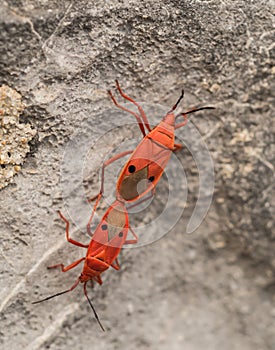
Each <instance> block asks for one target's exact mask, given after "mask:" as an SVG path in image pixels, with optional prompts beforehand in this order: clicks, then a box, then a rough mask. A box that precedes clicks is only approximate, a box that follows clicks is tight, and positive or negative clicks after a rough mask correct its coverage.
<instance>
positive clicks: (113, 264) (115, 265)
mask: <svg viewBox="0 0 275 350" xmlns="http://www.w3.org/2000/svg"><path fill="white" fill-rule="evenodd" d="M111 266H112V267H113V268H114V269H115V270H120V265H119V262H118V260H117V258H116V259H115V261H114V262H113V263H112V264H111Z"/></svg>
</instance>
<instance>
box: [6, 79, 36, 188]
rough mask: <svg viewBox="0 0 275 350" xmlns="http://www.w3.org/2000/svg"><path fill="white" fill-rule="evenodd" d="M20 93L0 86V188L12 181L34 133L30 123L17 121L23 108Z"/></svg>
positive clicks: (27, 150) (28, 148)
mask: <svg viewBox="0 0 275 350" xmlns="http://www.w3.org/2000/svg"><path fill="white" fill-rule="evenodd" d="M24 107H25V106H24V104H23V103H22V101H21V95H20V94H19V93H18V92H16V91H15V90H14V89H12V88H10V87H8V86H5V85H3V86H1V87H0V126H1V128H0V189H1V188H3V187H5V186H7V185H8V184H9V183H10V182H12V181H13V176H14V175H15V174H17V173H18V172H19V171H20V169H21V165H22V164H23V162H24V159H25V157H26V154H27V153H28V152H29V150H30V146H29V144H28V142H29V141H31V140H32V138H33V137H34V135H35V134H36V130H35V129H33V128H32V127H31V126H30V124H24V123H20V122H19V116H20V114H21V113H22V111H23V110H24Z"/></svg>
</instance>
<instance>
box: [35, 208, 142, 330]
mask: <svg viewBox="0 0 275 350" xmlns="http://www.w3.org/2000/svg"><path fill="white" fill-rule="evenodd" d="M58 213H59V215H60V217H61V219H62V220H64V221H65V223H66V239H67V241H68V242H69V243H71V244H74V245H76V246H78V247H81V248H88V249H87V254H86V256H85V257H83V258H81V259H78V260H76V261H74V262H73V263H71V264H70V265H68V266H66V267H65V266H64V265H63V264H57V265H53V266H49V267H48V268H49V269H52V268H57V267H61V270H62V271H63V272H66V271H68V270H71V269H72V268H74V267H76V266H77V265H78V264H80V263H81V262H82V261H84V266H83V269H82V272H81V274H80V276H79V277H78V278H77V280H76V282H75V283H74V284H73V285H72V287H71V288H69V289H68V290H65V291H63V292H60V293H57V294H54V295H51V296H49V297H47V298H45V299H43V300H39V301H36V302H33V304H37V303H41V302H43V301H46V300H49V299H51V298H54V297H56V296H59V295H62V294H65V293H68V292H71V291H72V290H73V289H75V288H76V286H77V285H78V284H79V283H84V295H85V296H86V298H87V300H88V302H89V304H90V306H91V308H92V310H93V312H94V315H95V318H96V320H97V322H98V323H99V325H100V327H101V329H102V330H103V331H104V328H103V326H102V324H101V322H100V320H99V318H98V315H97V313H96V311H95V308H94V307H93V305H92V302H91V300H90V299H89V297H88V294H87V289H86V285H87V282H88V281H90V280H91V281H92V282H93V281H95V282H97V283H99V284H100V285H101V284H102V283H103V282H102V279H101V274H102V272H104V271H106V270H107V269H108V268H109V267H110V266H111V267H113V268H114V269H115V270H119V269H120V265H119V263H118V260H117V257H118V255H119V253H120V251H121V248H122V246H123V245H124V244H134V243H137V241H138V238H137V236H136V234H135V233H134V232H133V230H132V229H131V227H130V226H129V218H128V212H127V210H126V208H125V205H124V203H121V202H119V201H115V202H114V203H113V204H112V205H111V206H110V207H109V208H108V210H107V211H106V213H105V214H104V216H103V217H102V220H101V221H100V223H99V224H98V226H97V227H96V229H95V231H94V234H93V236H92V239H91V241H90V244H82V243H80V242H78V241H75V240H74V239H72V238H70V236H69V226H70V224H69V221H68V220H67V219H66V218H65V217H64V216H63V215H62V214H61V212H60V211H59V212H58ZM93 213H94V211H93ZM92 217H93V214H92V216H91V218H90V220H89V222H88V224H87V231H88V232H89V233H91V229H90V224H91V221H92ZM128 230H130V231H131V232H132V235H133V236H134V239H130V240H127V234H128Z"/></svg>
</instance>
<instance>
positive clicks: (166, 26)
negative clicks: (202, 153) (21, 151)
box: [0, 0, 275, 350]
mask: <svg viewBox="0 0 275 350" xmlns="http://www.w3.org/2000/svg"><path fill="white" fill-rule="evenodd" d="M273 5H274V2H273V1H261V0H259V1H252V0H248V1H247V0H246V1H245V0H240V1H234V0H228V1H222V0H220V1H219V0H216V1H199V0H197V1H195V0H194V1H191V0H189V1H187V0H186V1H179V0H166V1H165V0H159V1H149V0H146V1H142V2H141V1H137V0H133V1H119V0H115V1H77V2H74V1H71V2H69V1H64V0H62V1H47V0H45V1H42V0H41V1H32V0H22V1H13V0H10V1H2V2H1V5H0V6H1V7H0V19H1V23H0V25H1V29H0V37H1V56H0V63H1V71H0V74H1V82H2V83H4V84H6V85H8V86H10V87H12V88H13V89H15V90H17V91H18V92H19V93H20V94H21V95H22V97H23V101H24V103H25V104H26V106H27V107H26V109H25V111H24V113H23V115H22V116H21V117H20V121H21V122H22V123H28V124H30V125H31V126H32V127H33V128H34V129H36V130H37V134H36V136H35V137H34V139H33V140H32V141H31V151H30V153H29V155H28V156H27V158H26V159H25V162H24V164H23V167H22V170H21V172H20V173H19V174H18V175H16V176H15V177H14V181H13V183H12V184H9V185H8V186H7V187H6V188H4V189H3V190H2V191H1V192H0V199H1V251H0V254H1V255H0V259H1V261H0V266H1V267H0V274H1V282H0V283H1V290H0V302H1V304H0V311H1V320H0V338H1V344H2V345H1V349H5V350H6V349H9V350H10V349H18V348H22V349H28V350H34V349H52V350H53V349H58V350H60V349H97V350H100V349H104V350H108V349H112V350H113V349H120V350H122V349H158V350H159V349H168V348H169V349H173V350H178V349H188V350H200V349H211V350H213V349H215V350H216V349H221V348H222V349H230V350H232V349H236V350H237V349H238V350H239V349H243V350H251V349H253V350H254V349H255V350H256V349H257V350H260V349H274V348H275V334H274V321H275V303H274V301H275V297H274V291H275V280H274V268H275V257H274V250H275V244H274V239H275V235H274V229H273V231H272V224H273V218H274V192H273V187H272V186H273V179H274V154H275V149H274V131H275V127H274V121H273V120H274V118H273V119H272V107H274V75H275V62H274V30H273V28H274V22H273V18H274V17H272V16H273V14H274V6H273ZM116 78H117V79H119V81H120V82H121V84H122V86H123V87H124V88H125V90H127V92H128V93H129V94H130V95H131V96H133V97H135V98H136V99H137V100H138V101H144V102H146V103H150V104H151V105H154V104H161V105H163V106H171V105H172V104H173V103H174V101H175V100H176V98H177V97H178V95H179V93H180V90H181V89H182V88H184V89H185V91H186V97H185V100H184V105H185V106H193V105H194V104H202V103H207V104H211V105H215V106H216V107H217V109H216V110H215V111H211V113H210V112H205V113H203V114H200V115H197V116H194V117H193V120H194V122H195V123H196V126H197V128H198V129H199V130H200V132H201V134H202V137H203V138H204V140H205V142H206V144H207V146H208V148H209V150H210V152H211V155H212V157H213V161H214V166H215V174H216V177H215V193H214V199H213V202H212V206H211V209H210V211H209V213H208V216H207V217H206V219H205V220H204V222H203V223H202V224H201V226H200V227H199V229H198V230H197V231H196V232H194V233H193V234H191V235H187V234H186V233H185V232H186V224H187V222H188V218H189V217H190V215H191V214H192V212H193V210H194V204H195V201H196V197H197V194H198V171H197V167H196V164H195V162H194V160H192V157H191V155H190V152H188V150H187V149H186V148H185V149H183V150H182V151H181V152H180V154H179V159H180V160H181V161H182V163H183V165H184V169H185V174H186V176H187V179H188V189H189V192H188V203H187V204H188V206H187V208H186V209H185V210H184V212H183V214H182V217H181V219H180V220H179V221H178V222H177V223H175V226H174V228H173V229H172V230H171V231H170V232H169V233H168V234H167V235H166V236H165V237H163V238H162V239H160V240H158V241H157V242H155V243H154V244H151V245H147V246H145V247H141V248H138V249H132V250H127V251H124V252H123V254H122V257H121V258H120V262H121V265H122V270H121V271H119V272H117V271H114V270H113V271H109V272H107V273H106V274H105V276H103V279H104V284H103V285H102V286H101V287H96V288H95V289H94V290H91V289H89V295H90V296H91V298H92V300H93V302H94V304H95V307H96V309H97V311H98V313H99V315H100V317H101V320H102V322H103V323H104V325H105V327H106V329H107V332H105V333H103V332H101V331H100V329H99V327H98V325H97V324H96V323H95V321H94V319H93V317H92V315H91V310H90V308H89V305H88V304H87V302H86V300H85V298H84V296H83V291H82V288H80V287H78V288H77V290H75V291H74V292H72V293H71V294H70V295H65V296H62V297H58V298H56V299H53V300H51V301H49V302H46V303H44V304H40V305H32V304H31V302H32V301H34V300H37V299H39V298H42V297H45V296H47V295H50V294H53V293H57V292H59V291H61V290H64V289H66V288H68V287H70V286H71V285H72V283H73V282H74V280H75V279H76V276H77V275H78V273H79V272H80V267H79V268H78V269H77V268H76V269H75V270H72V271H71V272H67V273H66V274H62V273H60V272H59V271H48V270H47V269H46V266H48V265H51V264H53V263H58V262H61V261H62V262H64V263H65V264H68V263H70V262H71V261H73V260H74V259H77V258H79V257H80V256H81V254H83V252H80V251H79V250H81V249H80V248H79V249H78V248H77V247H74V246H71V245H69V244H67V243H66V242H65V237H64V236H65V235H64V225H63V223H62V222H61V221H60V220H59V219H58V216H57V213H56V212H57V210H58V209H62V210H63V211H65V205H68V203H69V204H70V203H71V201H73V198H74V196H75V197H76V196H77V193H78V191H77V188H76V189H73V188H66V191H67V192H66V193H67V194H66V195H64V185H65V187H66V182H65V184H64V181H63V182H62V180H63V178H61V176H60V174H61V173H60V167H61V165H62V160H63V155H64V152H65V147H66V145H67V144H68V142H69V140H70V139H71V138H72V135H73V133H74V132H75V131H77V130H78V129H79V128H81V130H82V131H83V132H82V135H83V136H85V137H84V139H85V140H88V141H87V142H90V143H95V142H96V147H94V148H93V152H92V155H93V157H91V158H92V159H93V161H92V162H91V163H89V164H88V165H87V169H86V170H87V171H86V174H84V175H85V176H84V182H85V188H86V191H87V196H89V195H92V194H94V193H95V192H96V190H97V188H98V185H99V183H98V171H99V166H100V161H101V159H102V156H103V155H104V154H105V153H104V152H106V150H107V149H108V150H110V149H112V148H115V147H118V145H119V144H120V143H121V142H122V140H124V139H127V138H131V137H133V135H132V134H131V133H135V132H136V131H135V130H136V128H134V127H133V128H130V129H127V130H126V129H124V128H121V129H119V130H117V131H116V132H113V133H111V134H110V135H111V136H109V137H107V138H106V139H104V142H103V141H102V142H101V141H97V140H98V138H97V135H98V134H99V133H100V132H102V130H103V131H104V130H108V129H109V128H110V127H113V126H114V125H115V119H116V118H125V119H122V120H125V123H126V122H127V121H129V122H130V121H133V119H132V117H131V116H129V115H127V114H124V113H122V112H119V111H117V110H115V108H114V106H113V105H112V103H111V101H110V99H109V98H108V96H107V94H106V90H107V89H109V88H112V89H113V88H114V80H115V79H116ZM272 83H273V86H272ZM109 111H111V112H109ZM108 115H109V116H112V118H111V117H108ZM106 116H107V117H106ZM113 116H115V118H113ZM149 118H152V119H150V120H154V121H155V120H159V118H160V116H159V115H155V116H154V115H153V113H152V116H149ZM154 118H156V119H154ZM112 123H114V124H112ZM134 129H135V130H134ZM181 132H182V130H178V131H177V134H178V135H181ZM129 135H130V136H129ZM131 135H132V136H131ZM71 166H72V168H73V167H75V164H74V163H73V162H72V164H71ZM80 175H81V176H82V175H83V174H80ZM177 177H178V182H177V183H181V174H178V176H177ZM110 186H112V185H110ZM110 186H109V187H110ZM113 186H114V185H113ZM166 193H167V184H166V180H165V178H164V179H163V180H162V182H161V183H160V184H159V186H158V188H157V197H156V199H155V200H154V201H153V203H152V204H151V205H150V209H148V210H147V211H146V212H145V213H144V215H141V216H140V217H139V216H138V215H137V217H133V218H132V222H133V223H135V222H138V221H140V220H142V218H143V220H144V221H145V222H151V221H153V219H154V216H155V215H157V214H158V212H159V211H160V209H161V205H162V201H163V198H165V196H166ZM176 200H177V201H178V205H179V206H180V205H181V204H182V203H181V198H177V199H176ZM79 211H81V210H79ZM65 212H66V211H65ZM79 215H81V213H79ZM77 217H79V216H77ZM169 220H172V219H171V218H167V221H169ZM83 227H85V222H84V221H83ZM157 229H158V228H155V230H157ZM71 232H72V235H73V236H74V237H75V238H77V239H79V240H81V241H87V236H86V235H85V234H83V233H79V231H77V230H76V228H75V227H74V228H72V231H71ZM144 234H146V232H145V233H144ZM148 234H149V233H148Z"/></svg>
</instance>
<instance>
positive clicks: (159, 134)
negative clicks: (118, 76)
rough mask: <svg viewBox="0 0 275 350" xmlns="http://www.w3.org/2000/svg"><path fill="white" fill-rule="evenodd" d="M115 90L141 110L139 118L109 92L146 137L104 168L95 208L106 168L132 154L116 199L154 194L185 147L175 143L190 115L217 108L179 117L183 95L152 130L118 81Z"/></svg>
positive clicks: (120, 181) (123, 172)
mask: <svg viewBox="0 0 275 350" xmlns="http://www.w3.org/2000/svg"><path fill="white" fill-rule="evenodd" d="M116 87H117V90H118V91H119V93H120V95H121V96H122V97H123V98H125V99H126V100H128V101H130V102H132V103H133V104H134V105H135V106H136V107H137V108H138V111H139V114H137V113H135V112H133V111H131V110H129V109H127V108H125V107H124V106H122V105H120V104H119V103H118V102H117V101H116V99H115V97H114V96H113V94H112V93H111V91H109V95H110V96H111V98H112V100H113V102H114V103H115V105H116V106H117V107H118V108H120V109H122V110H124V111H127V112H129V113H131V114H132V115H134V116H135V117H136V119H137V121H138V125H139V127H140V130H141V132H142V134H143V139H142V140H141V142H140V143H139V144H138V146H137V147H136V149H135V150H134V151H126V152H123V153H120V154H118V155H116V156H114V157H113V158H111V159H109V160H107V161H106V162H105V163H104V164H103V167H102V174H101V189H100V192H99V194H97V195H96V196H94V197H93V198H91V199H90V200H89V201H93V200H95V199H96V198H97V202H96V204H95V207H96V206H97V203H98V201H99V199H100V198H101V196H102V194H103V192H104V168H105V167H106V166H108V165H109V164H111V163H112V162H114V161H116V160H117V159H119V158H122V157H124V156H126V155H128V154H131V157H130V159H129V160H128V162H127V163H126V164H125V165H124V167H123V169H122V171H121V173H120V175H119V178H118V180H117V185H116V198H117V199H118V200H120V201H125V202H132V201H137V200H139V199H140V198H142V197H144V196H145V195H146V194H147V193H149V192H150V191H152V192H153V191H154V190H155V186H156V185H157V183H158V181H159V180H160V178H161V176H162V174H163V171H164V169H165V167H166V165H167V163H168V161H169V159H170V157H171V154H172V152H176V151H178V150H179V149H180V148H181V147H182V145H180V144H177V143H175V130H176V129H178V128H180V127H182V126H184V125H186V123H187V121H188V119H187V115H188V114H191V113H194V112H197V111H200V110H204V109H213V108H214V107H201V108H195V109H191V110H189V111H186V112H183V113H179V114H176V113H175V110H176V108H177V106H178V104H179V102H180V101H181V99H182V98H183V95H184V93H183V91H182V94H181V96H180V98H179V99H178V101H177V102H176V104H175V105H174V106H173V107H172V109H171V110H170V111H169V112H168V113H167V114H166V116H165V117H164V118H163V119H162V121H161V122H160V123H159V124H158V125H157V126H156V127H154V128H151V126H150V125H149V122H148V119H147V117H146V114H145V112H144V110H143V109H142V107H141V106H140V105H139V104H138V103H137V102H135V101H134V100H133V99H132V98H130V97H129V96H127V95H126V94H125V93H124V92H123V91H122V90H121V87H120V85H119V83H118V81H116ZM180 116H182V117H183V119H184V120H183V121H181V122H179V123H178V124H176V120H177V118H178V117H180ZM145 128H146V129H147V130H148V133H147V134H146V133H145Z"/></svg>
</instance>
